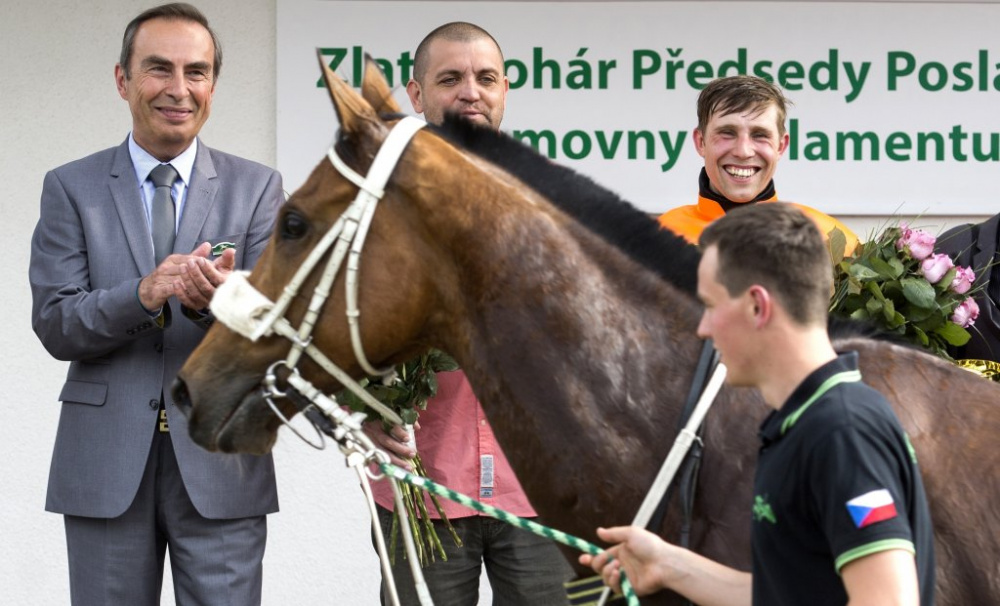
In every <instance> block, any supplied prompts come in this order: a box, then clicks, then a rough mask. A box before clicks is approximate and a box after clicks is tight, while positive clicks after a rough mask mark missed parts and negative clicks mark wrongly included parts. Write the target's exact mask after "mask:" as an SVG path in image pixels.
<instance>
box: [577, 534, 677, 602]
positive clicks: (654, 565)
mask: <svg viewBox="0 0 1000 606" xmlns="http://www.w3.org/2000/svg"><path fill="white" fill-rule="evenodd" d="M597 536H599V537H600V538H601V539H602V540H604V541H607V542H609V543H617V544H616V545H614V546H613V547H610V548H609V549H608V550H607V551H604V552H602V553H600V554H598V555H596V556H591V555H588V554H584V555H582V556H580V563H581V564H583V565H584V566H590V567H591V568H593V569H594V571H595V572H597V573H599V574H600V575H601V576H602V577H604V583H605V584H606V585H607V586H608V587H611V588H612V589H614V590H615V591H616V592H617V593H621V569H622V566H624V567H625V574H626V575H627V576H628V580H629V583H631V584H632V589H634V590H635V593H636V595H640V596H642V595H648V594H650V593H654V592H656V591H658V590H660V589H663V585H662V584H661V581H660V579H659V577H658V574H657V573H658V572H659V571H658V570H657V569H658V568H659V566H660V564H661V562H659V561H658V560H659V559H660V558H662V557H663V555H664V554H663V553H662V551H663V547H665V546H666V544H665V543H664V542H663V540H662V539H660V537H658V536H656V535H654V534H653V533H651V532H649V531H647V530H644V529H642V528H639V527H637V526H618V527H615V528H598V529H597Z"/></svg>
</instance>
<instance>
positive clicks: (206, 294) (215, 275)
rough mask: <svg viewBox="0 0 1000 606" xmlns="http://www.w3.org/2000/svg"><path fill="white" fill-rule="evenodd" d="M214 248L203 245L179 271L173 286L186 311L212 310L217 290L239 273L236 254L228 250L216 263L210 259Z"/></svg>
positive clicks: (205, 243)
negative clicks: (208, 308)
mask: <svg viewBox="0 0 1000 606" xmlns="http://www.w3.org/2000/svg"><path fill="white" fill-rule="evenodd" d="M211 253H212V245H211V244H210V243H208V242H203V243H202V244H201V245H200V246H199V247H198V248H196V249H194V251H193V252H192V253H191V254H190V255H186V256H185V261H184V263H182V264H181V265H180V266H179V268H178V272H179V273H178V275H177V277H175V278H174V280H173V284H172V294H174V295H176V296H177V299H178V300H179V301H180V302H181V303H182V304H183V305H185V306H186V307H189V308H191V309H195V310H200V309H205V308H206V307H208V304H209V303H210V302H211V301H212V296H213V295H214V294H215V289H216V288H218V286H219V285H220V284H222V283H223V282H225V281H226V278H228V277H229V275H230V274H231V273H233V270H234V269H236V251H235V250H234V249H232V248H228V249H226V250H225V251H223V252H222V255H220V256H219V258H217V259H215V260H214V261H210V260H209V259H208V256H209V255H210V254H211Z"/></svg>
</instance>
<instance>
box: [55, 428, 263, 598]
mask: <svg viewBox="0 0 1000 606" xmlns="http://www.w3.org/2000/svg"><path fill="white" fill-rule="evenodd" d="M65 521H66V543H67V549H68V552H69V573H70V574H69V576H70V596H71V600H72V604H73V606H117V605H120V606H158V605H159V604H160V592H161V589H162V585H163V561H164V556H165V553H166V551H167V549H166V548H167V545H168V544H169V547H170V549H169V553H170V568H171V571H172V573H173V581H174V596H175V598H176V601H177V604H179V605H180V606H188V605H191V606H194V605H204V606H222V605H233V606H244V605H246V606H252V605H259V604H260V601H261V585H262V579H263V566H262V562H261V560H262V558H263V557H264V546H265V542H266V540H267V517H266V516H263V515H261V516H253V517H248V518H236V519H231V520H208V519H206V518H204V517H202V515H201V514H199V513H198V510H197V509H195V507H194V505H193V504H192V503H191V498H190V497H189V496H188V494H187V490H186V489H185V488H184V482H183V480H182V478H181V475H180V470H179V469H178V467H177V459H176V458H175V457H174V450H173V445H172V444H171V441H170V434H168V433H163V434H161V433H156V434H155V436H154V438H153V444H152V447H151V450H150V453H149V458H148V459H147V461H146V469H145V471H144V472H143V477H142V482H141V483H140V485H139V491H138V493H137V494H136V497H135V501H134V502H133V503H132V505H131V506H129V508H128V509H127V510H126V511H125V513H123V514H122V515H120V516H118V517H116V518H111V519H107V518H86V517H82V516H72V515H66V516H65Z"/></svg>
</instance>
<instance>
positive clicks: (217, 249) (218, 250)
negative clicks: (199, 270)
mask: <svg viewBox="0 0 1000 606" xmlns="http://www.w3.org/2000/svg"><path fill="white" fill-rule="evenodd" d="M227 248H236V244H235V243H233V242H219V243H218V244H216V245H215V246H213V247H212V256H213V257H218V256H219V255H221V254H222V253H223V252H225V250H226V249H227Z"/></svg>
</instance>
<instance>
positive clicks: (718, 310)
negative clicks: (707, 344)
mask: <svg viewBox="0 0 1000 606" xmlns="http://www.w3.org/2000/svg"><path fill="white" fill-rule="evenodd" d="M718 271H719V250H718V248H717V247H716V246H714V245H713V246H709V247H708V248H707V249H706V250H705V253H704V254H703V255H702V257H701V262H700V263H699V264H698V298H699V299H701V302H702V303H704V305H705V311H704V312H703V313H702V316H701V322H699V323H698V336H699V337H701V338H702V339H712V340H713V341H714V342H715V348H716V349H717V350H719V361H721V362H722V363H724V364H725V365H726V367H727V370H728V374H727V375H726V382H727V383H730V384H732V385H742V386H755V385H757V382H756V372H755V365H756V364H755V363H756V362H757V361H758V360H759V355H760V352H759V351H758V347H759V346H760V343H759V341H758V339H756V338H755V337H756V335H755V331H754V326H755V324H756V322H755V316H756V314H755V313H754V301H753V299H752V297H751V296H750V294H749V293H750V290H749V289H748V290H747V291H745V292H743V293H741V294H739V295H736V296H735V297H734V296H731V295H730V294H729V291H728V290H727V289H726V287H725V286H723V285H722V284H721V283H720V282H718V280H717V276H718Z"/></svg>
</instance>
